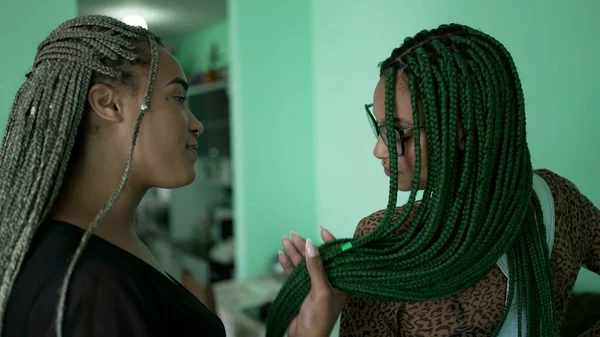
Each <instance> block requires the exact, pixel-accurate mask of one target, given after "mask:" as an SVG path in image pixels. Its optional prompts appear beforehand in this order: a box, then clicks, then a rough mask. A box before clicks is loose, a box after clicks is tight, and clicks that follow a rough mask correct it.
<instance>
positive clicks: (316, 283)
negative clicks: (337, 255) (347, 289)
mask: <svg viewBox="0 0 600 337" xmlns="http://www.w3.org/2000/svg"><path fill="white" fill-rule="evenodd" d="M306 269H307V270H308V275H309V276H310V284H311V292H315V293H316V294H321V293H324V292H330V291H331V289H332V288H331V284H330V283H329V280H328V279H327V275H326V274H325V268H324V267H323V261H322V260H321V255H320V254H319V250H318V249H317V247H315V245H314V244H313V243H312V240H311V239H308V240H306Z"/></svg>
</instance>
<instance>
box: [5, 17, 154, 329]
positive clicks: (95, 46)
mask: <svg viewBox="0 0 600 337" xmlns="http://www.w3.org/2000/svg"><path fill="white" fill-rule="evenodd" d="M160 45H161V42H160V39H159V38H158V37H156V36H155V35H153V34H151V33H150V32H148V31H147V30H145V29H143V28H139V27H131V26H128V25H126V24H124V23H122V22H120V21H118V20H115V19H112V18H109V17H105V16H82V17H78V18H75V19H72V20H69V21H67V22H65V23H63V24H61V25H60V26H59V27H58V28H56V29H55V30H54V31H53V32H52V33H51V34H50V35H49V36H48V37H47V38H46V39H45V40H44V41H43V42H42V43H41V44H40V45H39V46H38V49H37V55H36V57H35V60H34V63H33V69H32V71H31V72H30V73H29V74H28V75H27V80H26V81H25V83H24V84H23V85H22V86H21V88H20V89H19V90H18V92H17V94H16V98H15V100H14V104H13V106H12V109H11V113H10V116H9V120H8V126H7V129H6V133H5V135H4V139H3V142H2V148H1V150H0V245H1V248H0V249H1V252H2V259H1V262H0V263H1V266H0V276H1V282H0V331H2V326H3V324H2V323H3V320H4V313H5V308H6V305H7V302H8V297H9V294H10V291H11V289H12V286H13V284H14V282H15V278H16V277H17V274H18V273H19V270H20V268H21V265H22V263H23V259H24V257H25V253H26V252H27V249H28V247H29V245H30V243H31V240H32V237H33V235H34V234H35V232H36V230H37V229H38V227H39V226H40V224H41V223H42V222H43V221H44V219H45V218H46V216H48V214H49V212H50V210H51V208H52V206H53V204H54V201H55V200H56V198H57V197H58V195H59V192H60V189H61V186H62V182H63V178H64V176H65V172H66V171H67V168H68V163H69V159H70V158H71V154H72V152H73V149H74V147H75V146H77V144H76V143H77V142H78V141H79V139H80V138H79V137H80V136H81V133H83V132H84V130H81V129H82V128H83V123H81V121H82V119H83V118H84V112H85V110H86V108H87V95H88V90H89V88H90V87H91V86H92V85H94V84H96V83H108V84H120V85H124V86H126V87H132V86H133V81H132V76H133V70H134V68H135V67H144V69H145V70H147V71H148V84H147V88H146V94H145V97H144V103H143V104H142V106H141V111H140V113H139V116H138V117H137V120H136V123H135V126H134V133H133V139H132V142H131V149H130V152H129V157H128V160H127V163H126V166H125V172H124V174H123V176H122V179H121V182H120V185H119V187H118V188H117V191H116V192H115V193H114V194H113V196H112V197H111V198H110V199H109V200H108V201H107V203H106V204H105V206H104V207H103V208H102V209H101V210H99V212H98V214H97V216H96V218H95V219H94V221H93V222H92V223H91V224H90V226H89V228H88V230H87V231H86V233H85V235H83V237H82V240H81V242H80V244H79V247H78V248H77V250H76V252H75V253H74V256H73V258H72V259H71V260H70V264H69V267H68V270H67V273H66V275H65V278H64V281H63V285H62V288H61V290H60V299H59V304H58V307H57V321H56V323H57V324H56V327H57V335H58V336H59V337H60V336H62V324H61V323H62V318H63V312H64V309H65V299H66V295H67V289H68V285H69V280H70V277H71V275H72V274H73V270H74V268H75V265H76V263H77V260H78V259H79V257H80V256H81V254H82V252H83V250H84V248H85V246H86V244H87V242H88V240H89V239H90V237H91V235H92V233H93V231H94V229H95V227H96V226H97V225H98V223H99V222H100V220H101V219H102V218H103V217H104V215H106V213H107V212H108V211H109V210H110V208H111V207H112V206H113V204H114V203H115V201H116V200H117V198H118V197H119V195H120V194H121V192H122V190H123V188H124V186H125V183H126V181H127V178H128V176H129V171H130V169H131V163H132V158H133V150H134V147H135V144H136V139H137V135H138V132H139V128H140V124H141V121H142V118H143V117H144V114H145V113H146V112H147V111H148V106H149V103H150V98H151V97H152V89H153V85H154V79H155V77H156V72H157V65H158V46H160Z"/></svg>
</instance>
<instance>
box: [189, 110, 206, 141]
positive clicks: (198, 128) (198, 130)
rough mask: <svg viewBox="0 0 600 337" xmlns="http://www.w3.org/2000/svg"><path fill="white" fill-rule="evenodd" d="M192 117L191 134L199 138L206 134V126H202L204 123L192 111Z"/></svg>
mask: <svg viewBox="0 0 600 337" xmlns="http://www.w3.org/2000/svg"><path fill="white" fill-rule="evenodd" d="M190 115H191V117H190V132H191V133H193V134H195V135H197V136H199V135H201V134H202V133H203V132H204V125H202V122H200V121H199V120H198V118H196V116H195V115H194V114H193V113H192V112H191V111H190Z"/></svg>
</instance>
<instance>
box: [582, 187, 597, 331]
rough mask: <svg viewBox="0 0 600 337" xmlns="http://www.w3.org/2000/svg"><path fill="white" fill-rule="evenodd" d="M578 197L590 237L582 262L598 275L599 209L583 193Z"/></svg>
mask: <svg viewBox="0 0 600 337" xmlns="http://www.w3.org/2000/svg"><path fill="white" fill-rule="evenodd" d="M578 197H579V200H578V201H579V203H580V211H581V214H582V218H581V220H582V221H583V222H584V223H586V224H587V233H588V238H589V239H590V245H589V247H588V250H587V253H585V255H584V257H583V264H584V266H585V267H586V268H587V269H589V270H591V271H593V272H594V273H596V274H598V275H600V210H599V209H598V207H596V206H594V204H593V203H592V202H591V201H590V200H589V199H588V198H586V197H585V196H584V195H583V194H581V193H578ZM599 329H600V328H599ZM599 334H600V332H599Z"/></svg>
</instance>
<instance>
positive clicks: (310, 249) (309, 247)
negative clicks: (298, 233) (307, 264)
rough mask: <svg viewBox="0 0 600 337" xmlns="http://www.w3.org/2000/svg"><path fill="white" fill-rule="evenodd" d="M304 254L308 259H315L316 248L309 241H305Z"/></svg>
mask: <svg viewBox="0 0 600 337" xmlns="http://www.w3.org/2000/svg"><path fill="white" fill-rule="evenodd" d="M306 254H307V255H308V257H315V256H317V254H318V251H317V247H315V245H314V244H313V242H312V240H311V239H307V240H306Z"/></svg>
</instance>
